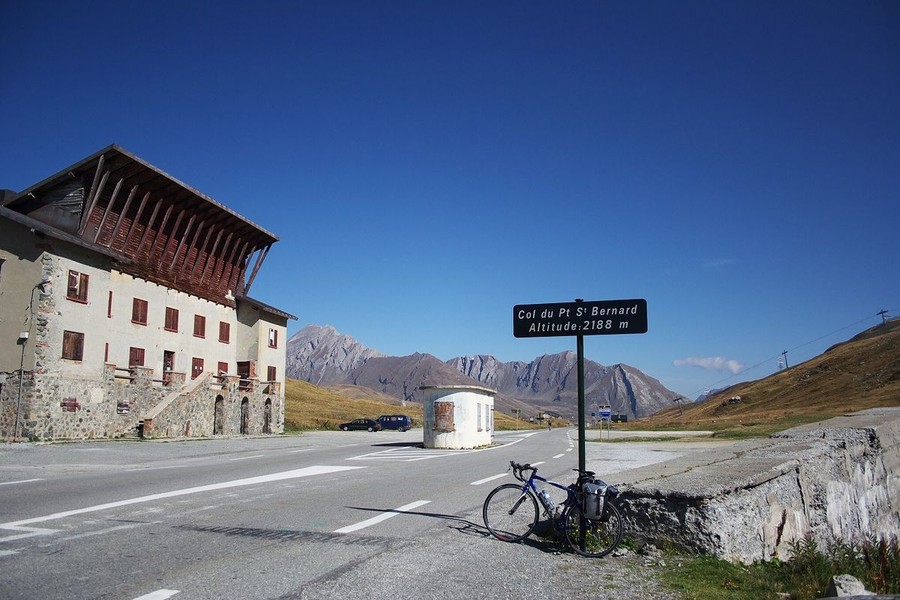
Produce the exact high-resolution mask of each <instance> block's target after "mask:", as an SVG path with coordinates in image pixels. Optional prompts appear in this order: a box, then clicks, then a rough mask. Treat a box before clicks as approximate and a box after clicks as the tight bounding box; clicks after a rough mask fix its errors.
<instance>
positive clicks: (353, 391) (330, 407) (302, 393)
mask: <svg viewBox="0 0 900 600" xmlns="http://www.w3.org/2000/svg"><path fill="white" fill-rule="evenodd" d="M392 414H403V415H409V416H410V418H411V419H412V421H413V427H421V426H422V421H423V420H424V415H423V411H422V405H421V404H419V403H417V402H407V403H406V406H400V401H399V400H397V399H396V398H392V397H390V396H387V395H385V394H381V393H379V392H376V391H374V390H370V389H368V388H361V387H357V386H340V387H339V388H336V389H329V388H324V387H319V386H317V385H313V384H311V383H307V382H305V381H299V380H297V379H288V380H287V382H286V384H285V398H284V428H285V431H288V432H291V431H309V430H316V429H337V427H338V425H339V424H340V423H344V422H346V421H349V420H351V419H358V418H364V417H368V418H370V419H374V418H377V417H378V416H379V415H392ZM515 425H516V419H515V418H513V417H510V416H508V415H505V414H503V413H501V412H497V411H495V412H494V426H495V428H497V429H513V428H514V427H515ZM518 426H519V429H529V428H533V427H535V426H533V425H530V424H528V423H525V422H524V421H523V420H522V419H519V421H518Z"/></svg>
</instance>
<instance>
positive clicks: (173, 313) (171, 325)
mask: <svg viewBox="0 0 900 600" xmlns="http://www.w3.org/2000/svg"><path fill="white" fill-rule="evenodd" d="M165 329H166V331H178V309H177V308H171V307H168V306H167V307H166V325H165Z"/></svg>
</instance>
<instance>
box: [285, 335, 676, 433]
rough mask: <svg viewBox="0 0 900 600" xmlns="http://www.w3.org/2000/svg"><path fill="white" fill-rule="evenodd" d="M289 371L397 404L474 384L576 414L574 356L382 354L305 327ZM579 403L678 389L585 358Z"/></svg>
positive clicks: (620, 402)
mask: <svg viewBox="0 0 900 600" xmlns="http://www.w3.org/2000/svg"><path fill="white" fill-rule="evenodd" d="M287 375H288V377H292V378H294V379H300V380H303V381H308V382H310V383H313V384H315V385H319V386H323V387H337V386H346V385H354V386H361V387H365V388H370V389H373V390H376V391H378V392H381V393H385V394H388V395H389V396H392V397H394V398H397V399H398V400H399V401H400V402H401V403H403V402H421V401H422V395H423V394H422V391H421V389H420V387H421V386H423V385H477V386H481V387H486V388H490V389H492V390H495V391H496V392H497V394H496V396H495V406H496V408H497V410H500V411H502V412H505V413H507V414H512V413H513V411H516V410H518V411H521V413H520V414H522V415H523V416H531V415H533V414H534V413H537V412H549V413H554V414H557V415H560V416H562V417H566V418H574V417H575V416H576V414H577V411H578V376H577V355H576V353H575V352H561V353H558V354H549V355H542V356H539V357H537V358H535V359H534V360H533V361H531V362H527V363H526V362H522V361H513V362H501V361H498V360H497V359H496V358H494V357H493V356H486V355H478V356H465V357H458V358H454V359H451V360H448V361H446V362H445V361H442V360H440V359H439V358H437V357H435V356H433V355H431V354H422V353H415V354H412V355H409V356H385V355H383V354H381V353H379V352H378V351H376V350H372V349H370V348H367V347H366V346H364V345H362V344H360V343H359V342H357V341H356V340H354V339H353V338H352V337H350V336H347V335H342V334H340V333H339V332H338V331H337V330H335V329H334V327H331V326H327V325H326V326H320V325H307V326H306V327H304V328H303V329H301V330H300V331H298V332H297V333H296V334H294V335H293V336H291V338H290V339H289V340H288V342H287ZM584 383H585V385H584V387H585V405H586V409H587V410H588V411H589V412H592V411H594V410H596V408H597V407H599V406H601V405H606V404H608V405H609V406H610V407H611V410H612V412H613V413H618V414H623V415H626V416H627V417H628V418H635V417H643V416H647V415H651V414H653V413H655V412H658V411H659V410H662V409H664V408H667V407H669V406H671V404H672V401H673V399H674V398H676V397H678V394H676V393H675V392H672V391H671V390H669V389H667V388H666V387H665V386H663V385H662V384H661V383H660V382H659V381H657V380H656V379H654V378H652V377H650V376H649V375H646V374H645V373H643V372H641V371H640V370H639V369H636V368H634V367H631V366H628V365H624V364H617V365H612V366H603V365H601V364H600V363H597V362H594V361H591V360H588V359H585V360H584Z"/></svg>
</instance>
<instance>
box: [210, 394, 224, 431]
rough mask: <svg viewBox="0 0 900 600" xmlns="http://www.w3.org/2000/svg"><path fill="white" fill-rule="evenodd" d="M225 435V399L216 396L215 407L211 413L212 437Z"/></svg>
mask: <svg viewBox="0 0 900 600" xmlns="http://www.w3.org/2000/svg"><path fill="white" fill-rule="evenodd" d="M223 433H225V398H223V397H222V396H216V407H215V410H214V411H213V435H222V434H223Z"/></svg>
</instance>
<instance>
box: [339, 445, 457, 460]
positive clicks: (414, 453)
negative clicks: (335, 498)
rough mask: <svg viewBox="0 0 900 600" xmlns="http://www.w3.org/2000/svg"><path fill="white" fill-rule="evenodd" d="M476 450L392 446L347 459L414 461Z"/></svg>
mask: <svg viewBox="0 0 900 600" xmlns="http://www.w3.org/2000/svg"><path fill="white" fill-rule="evenodd" d="M470 452H474V450H443V449H440V448H416V447H414V448H391V449H390V450H379V451H378V452H369V453H368V454H360V455H359V456H351V457H350V458H348V459H347V460H389V461H403V462H412V461H415V460H428V459H429V458H440V457H442V456H453V455H456V454H469V453H470Z"/></svg>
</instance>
